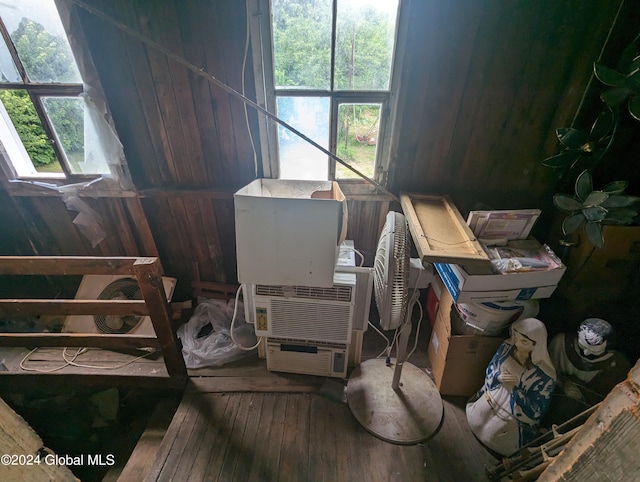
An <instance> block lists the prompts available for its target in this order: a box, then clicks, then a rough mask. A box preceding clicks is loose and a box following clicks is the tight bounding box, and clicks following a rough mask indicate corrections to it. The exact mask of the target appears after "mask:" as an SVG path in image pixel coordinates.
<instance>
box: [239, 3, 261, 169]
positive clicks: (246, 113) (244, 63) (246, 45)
mask: <svg viewBox="0 0 640 482" xmlns="http://www.w3.org/2000/svg"><path fill="white" fill-rule="evenodd" d="M245 5H246V8H245V10H246V17H247V22H246V35H245V40H244V54H243V57H242V95H243V96H244V95H245V86H244V83H245V80H244V77H245V74H246V69H247V55H248V53H249V16H250V14H249V3H248V2H247V3H246V4H245ZM243 107H244V120H245V122H246V123H247V132H248V133H249V141H250V142H251V149H252V150H253V172H254V174H255V176H256V177H258V153H257V152H256V146H255V142H254V140H253V134H251V127H250V126H249V111H248V110H247V104H246V103H244V102H243Z"/></svg>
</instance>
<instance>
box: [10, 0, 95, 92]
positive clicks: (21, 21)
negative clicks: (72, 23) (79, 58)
mask: <svg viewBox="0 0 640 482" xmlns="http://www.w3.org/2000/svg"><path fill="white" fill-rule="evenodd" d="M0 15H2V20H4V22H5V25H6V27H7V30H8V31H9V35H10V36H11V39H12V40H13V43H14V44H15V46H16V50H17V51H18V56H19V57H20V60H21V61H22V63H23V64H24V68H25V70H26V72H27V75H28V76H29V79H30V80H31V81H33V82H51V83H55V82H70V83H80V82H82V79H81V77H80V74H79V73H78V68H77V67H76V63H75V60H74V58H73V55H72V53H71V48H70V47H69V41H68V40H67V36H66V34H65V32H64V28H63V27H62V23H61V22H60V17H59V16H58V11H57V9H56V6H55V3H54V1H53V0H20V1H19V2H0Z"/></svg>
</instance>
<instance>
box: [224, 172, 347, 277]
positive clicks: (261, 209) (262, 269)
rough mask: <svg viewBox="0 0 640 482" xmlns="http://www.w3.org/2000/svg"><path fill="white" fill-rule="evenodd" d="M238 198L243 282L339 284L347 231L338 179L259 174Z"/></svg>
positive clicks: (237, 214)
mask: <svg viewBox="0 0 640 482" xmlns="http://www.w3.org/2000/svg"><path fill="white" fill-rule="evenodd" d="M233 198H234V204H235V222H236V254H237V261H238V281H239V282H240V283H249V284H267V285H299V286H318V287H331V286H332V285H333V275H334V271H335V267H336V262H337V260H338V254H339V245H340V243H342V241H344V239H345V238H346V232H347V202H346V199H345V197H344V194H343V193H342V191H341V190H340V187H339V186H338V183H336V182H331V181H293V180H281V179H256V180H255V181H253V182H251V183H250V184H248V185H247V186H245V187H243V188H242V189H240V190H239V191H238V192H236V193H235V194H234V196H233Z"/></svg>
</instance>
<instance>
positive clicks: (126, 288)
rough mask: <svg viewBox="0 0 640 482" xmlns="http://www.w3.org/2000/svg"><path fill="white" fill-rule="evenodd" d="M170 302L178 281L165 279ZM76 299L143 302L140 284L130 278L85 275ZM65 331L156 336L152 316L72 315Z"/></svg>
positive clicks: (68, 318)
mask: <svg viewBox="0 0 640 482" xmlns="http://www.w3.org/2000/svg"><path fill="white" fill-rule="evenodd" d="M162 284H163V287H164V291H165V294H166V295H167V300H170V299H171V297H172V296H173V290H174V288H175V286H176V279H175V278H167V277H163V278H162ZM75 299H76V300H142V299H143V297H142V293H141V292H140V287H139V286H138V281H137V280H136V279H135V278H133V277H131V276H127V275H86V276H83V277H82V281H81V282H80V286H79V287H78V291H77V292H76V296H75ZM62 331H63V332H71V333H104V334H126V333H129V334H136V335H150V336H155V334H156V333H155V330H154V329H153V324H152V323H151V318H150V317H149V316H136V315H131V316H117V315H70V316H67V318H66V320H65V323H64V326H63V328H62Z"/></svg>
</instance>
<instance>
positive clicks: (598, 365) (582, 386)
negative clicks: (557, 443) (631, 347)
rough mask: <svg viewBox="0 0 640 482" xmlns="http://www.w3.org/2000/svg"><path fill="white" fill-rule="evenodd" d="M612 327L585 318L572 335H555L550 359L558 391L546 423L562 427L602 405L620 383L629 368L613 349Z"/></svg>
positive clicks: (605, 323) (619, 354)
mask: <svg viewBox="0 0 640 482" xmlns="http://www.w3.org/2000/svg"><path fill="white" fill-rule="evenodd" d="M613 335H614V330H613V327H612V326H611V325H610V324H609V323H608V322H607V321H605V320H602V319H600V318H587V319H585V320H584V321H583V322H582V323H580V326H579V327H578V330H577V332H576V334H575V335H573V336H570V335H567V334H565V333H559V334H558V335H556V336H555V337H554V338H553V339H552V340H551V343H550V344H549V355H550V356H551V361H552V362H553V364H554V366H555V367H556V370H557V373H558V380H557V388H556V391H555V393H554V397H553V401H552V405H551V409H550V410H549V414H548V417H547V418H546V420H545V423H547V424H549V425H551V424H560V423H563V422H565V421H567V420H569V419H570V418H572V417H574V416H575V415H577V414H579V413H580V412H582V411H584V410H586V409H587V408H589V407H591V406H593V405H595V404H596V403H598V402H600V401H602V400H603V399H604V397H605V396H606V395H607V394H608V393H609V392H610V391H611V389H612V388H613V387H614V386H615V385H617V384H618V383H620V382H621V381H623V380H624V379H625V378H626V376H627V373H628V372H629V370H630V369H631V364H630V363H629V361H628V360H627V359H626V358H625V357H624V356H623V355H622V354H621V353H619V352H618V351H616V350H614V349H612V346H611V341H612V338H613Z"/></svg>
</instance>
